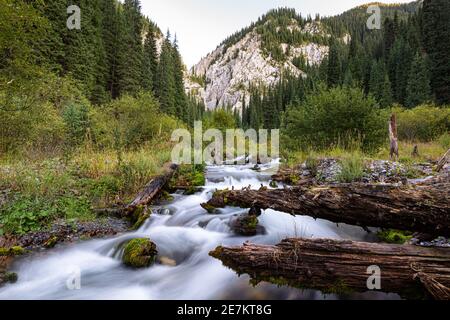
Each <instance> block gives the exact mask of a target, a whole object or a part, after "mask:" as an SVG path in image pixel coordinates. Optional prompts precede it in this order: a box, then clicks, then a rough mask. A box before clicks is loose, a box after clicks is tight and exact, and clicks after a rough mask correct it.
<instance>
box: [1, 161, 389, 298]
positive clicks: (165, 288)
mask: <svg viewBox="0 0 450 320" xmlns="http://www.w3.org/2000/svg"><path fill="white" fill-rule="evenodd" d="M276 165H277V163H276V162H272V163H270V164H267V165H264V166H262V170H261V171H260V172H255V171H253V170H252V167H251V166H250V165H242V166H209V167H208V168H207V173H206V178H207V179H206V181H207V182H206V185H205V188H204V189H203V191H201V192H199V193H197V194H194V195H189V196H185V195H182V194H174V195H173V196H174V200H173V201H171V202H170V203H168V204H167V205H163V206H161V207H157V208H156V209H159V210H156V211H155V213H153V214H152V216H151V217H150V218H149V219H148V220H147V221H146V223H145V224H144V225H143V226H142V227H141V228H140V229H139V230H137V231H133V232H129V233H126V234H123V235H119V236H116V237H113V238H109V239H101V240H89V241H84V242H80V243H72V244H64V245H60V246H58V247H57V248H55V249H53V250H47V251H42V252H37V253H33V254H31V255H28V256H26V257H23V258H20V259H18V260H17V261H16V262H15V263H14V265H13V267H12V270H11V271H14V272H17V273H18V274H19V280H18V282H17V283H15V284H9V285H6V286H5V287H2V288H0V299H152V300H153V299H158V300H161V299H162V300H164V299H194V300H196V299H341V298H358V299H361V298H362V299H386V298H388V299H389V298H394V299H396V298H398V297H397V296H396V295H387V294H383V293H375V292H370V293H365V294H362V295H361V294H360V295H350V296H345V297H340V296H337V295H324V294H322V293H321V292H318V291H314V290H303V291H300V290H297V289H293V288H288V287H277V286H275V285H271V284H267V283H261V284H259V285H258V286H256V287H253V286H252V285H250V284H249V277H248V276H246V275H245V276H241V277H238V276H237V275H236V274H235V273H234V272H233V271H231V270H229V269H227V268H226V267H224V266H222V263H221V262H220V261H218V260H215V259H214V258H212V257H210V256H209V255H208V252H209V251H210V250H212V249H214V248H216V247H217V246H218V245H241V244H242V243H243V242H245V241H251V242H253V243H261V244H277V243H278V242H280V240H282V239H284V238H287V237H305V238H331V239H351V240H364V241H372V240H373V236H371V235H370V234H368V233H366V232H365V231H363V230H362V229H361V228H358V227H351V226H347V225H339V226H338V225H336V224H335V223H331V222H328V221H324V220H314V219H312V218H309V217H306V216H305V217H303V216H298V217H292V216H290V215H288V214H285V213H281V212H276V211H273V210H266V211H265V212H264V213H263V214H262V215H261V217H260V218H259V221H260V225H262V226H263V227H264V228H265V230H266V232H265V234H263V235H257V236H254V237H242V236H236V235H235V234H234V233H233V232H232V231H231V230H230V228H229V226H228V224H229V221H230V219H231V218H233V217H234V216H236V215H239V214H243V213H245V212H246V210H243V209H239V208H225V209H221V212H220V214H217V215H211V214H208V213H207V212H206V211H205V210H204V209H202V208H201V207H200V204H201V203H203V202H206V201H207V200H209V199H210V198H211V196H212V193H213V192H214V191H215V190H216V189H225V188H231V187H234V188H242V187H248V186H251V187H252V188H256V189H258V188H260V187H261V185H264V186H269V183H270V177H271V175H272V174H273V173H274V170H275V167H276ZM141 237H148V238H150V239H151V240H152V241H153V242H155V244H156V245H157V248H158V252H159V255H160V256H163V257H167V258H169V259H171V260H173V261H175V262H176V266H168V265H162V264H155V265H154V266H152V267H150V268H148V269H143V270H133V269H130V268H127V267H125V266H124V265H123V264H122V263H121V255H122V252H123V245H124V243H126V242H127V241H128V240H130V239H133V238H141ZM78 274H79V275H80V277H79V280H80V282H79V284H80V286H79V287H77V286H75V287H74V286H71V285H68V284H67V283H68V282H69V284H71V283H75V282H72V281H71V279H73V278H74V276H76V275H78Z"/></svg>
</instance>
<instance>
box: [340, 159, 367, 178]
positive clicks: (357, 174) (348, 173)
mask: <svg viewBox="0 0 450 320" xmlns="http://www.w3.org/2000/svg"><path fill="white" fill-rule="evenodd" d="M340 162H341V172H340V173H339V175H338V181H339V182H343V183H350V182H354V181H359V180H361V179H362V178H363V176H364V168H365V166H364V159H363V157H362V155H361V154H360V153H358V152H352V153H350V154H349V155H347V156H345V157H343V158H342V159H341V161H340Z"/></svg>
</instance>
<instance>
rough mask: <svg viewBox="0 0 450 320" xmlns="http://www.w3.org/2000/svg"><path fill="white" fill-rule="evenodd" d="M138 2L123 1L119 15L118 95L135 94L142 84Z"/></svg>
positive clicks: (140, 27)
mask: <svg viewBox="0 0 450 320" xmlns="http://www.w3.org/2000/svg"><path fill="white" fill-rule="evenodd" d="M140 10H141V6H140V1H139V0H125V1H124V4H123V12H122V13H121V15H120V20H121V23H120V29H119V30H120V34H119V39H120V43H119V46H120V48H119V54H118V66H117V67H118V68H117V69H118V70H117V72H118V77H119V79H118V85H119V93H120V95H122V94H125V93H129V94H136V93H137V92H138V91H139V90H140V89H141V82H142V61H143V47H142V26H143V25H142V15H141V12H140Z"/></svg>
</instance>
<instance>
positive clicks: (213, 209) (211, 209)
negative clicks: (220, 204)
mask: <svg viewBox="0 0 450 320" xmlns="http://www.w3.org/2000/svg"><path fill="white" fill-rule="evenodd" d="M201 206H202V208H203V209H205V210H206V211H208V213H211V214H213V213H215V212H216V210H217V208H216V207H214V206H213V205H211V204H209V203H202V204H201Z"/></svg>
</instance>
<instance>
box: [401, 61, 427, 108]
mask: <svg viewBox="0 0 450 320" xmlns="http://www.w3.org/2000/svg"><path fill="white" fill-rule="evenodd" d="M408 78H409V80H408V86H407V96H406V106H408V107H415V106H417V105H419V104H421V103H424V102H427V101H429V100H430V99H431V88H430V79H429V76H428V73H427V68H426V64H425V61H424V59H423V57H422V55H420V54H419V53H418V54H416V57H415V59H414V61H413V63H412V66H411V72H410V73H409V77H408Z"/></svg>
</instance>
